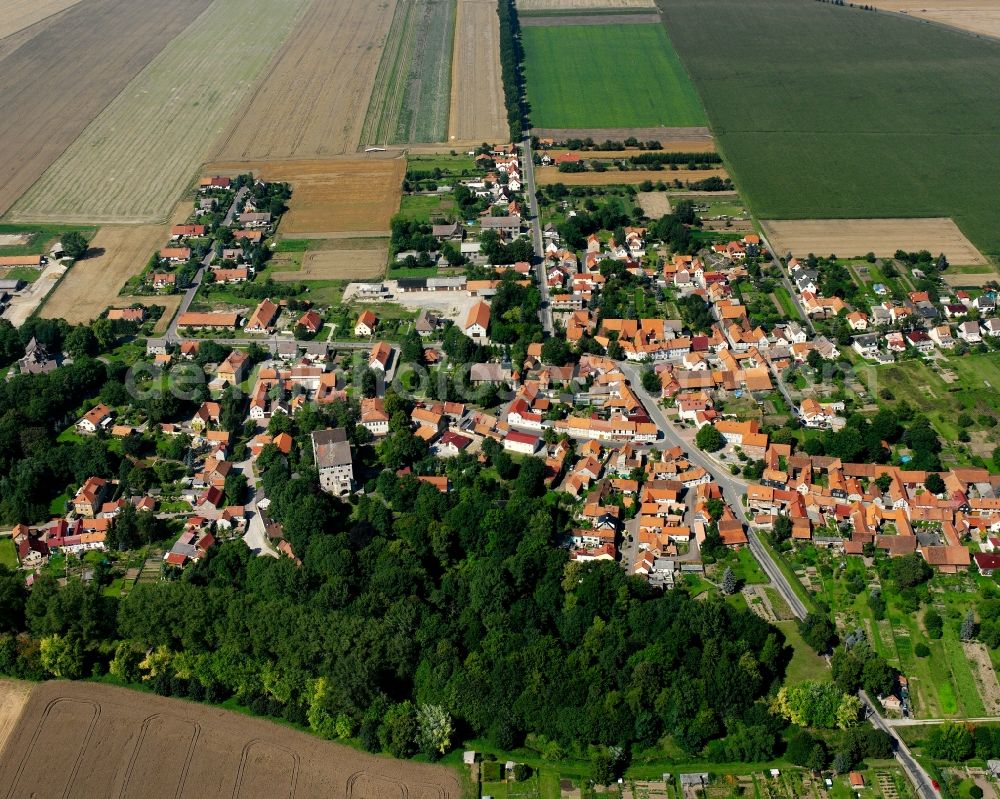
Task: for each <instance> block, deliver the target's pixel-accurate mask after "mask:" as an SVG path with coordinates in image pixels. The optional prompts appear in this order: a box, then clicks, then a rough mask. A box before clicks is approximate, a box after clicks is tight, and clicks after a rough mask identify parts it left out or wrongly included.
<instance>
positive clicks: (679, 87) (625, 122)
mask: <svg viewBox="0 0 1000 799" xmlns="http://www.w3.org/2000/svg"><path fill="white" fill-rule="evenodd" d="M708 27H711V26H708ZM521 36H522V40H523V42H524V51H525V76H526V83H527V93H528V103H529V106H530V109H529V115H530V118H531V124H532V125H534V126H535V127H540V128H616V127H640V126H650V127H651V126H657V125H664V126H669V127H683V126H690V125H705V124H707V121H706V117H705V111H704V109H703V108H702V105H701V102H700V101H699V99H698V94H697V92H696V91H695V89H694V86H693V85H692V84H691V80H690V79H689V78H688V75H687V73H686V72H685V71H684V67H683V66H682V65H681V62H680V59H679V58H678V57H677V53H676V52H675V51H674V49H673V47H672V46H671V44H670V41H669V40H668V39H667V35H666V31H665V30H664V28H663V26H662V25H657V24H649V25H567V26H561V25H559V26H540V27H525V28H522V30H521ZM713 49H715V48H714V47H713Z"/></svg>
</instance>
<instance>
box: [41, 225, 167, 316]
mask: <svg viewBox="0 0 1000 799" xmlns="http://www.w3.org/2000/svg"><path fill="white" fill-rule="evenodd" d="M169 235H170V229H169V227H168V226H167V225H111V226H108V227H102V228H101V229H100V230H99V231H97V235H96V236H94V240H93V241H92V242H91V243H90V246H91V247H92V248H93V249H96V250H98V251H101V252H100V254H99V255H96V256H93V257H91V258H85V259H84V260H82V261H78V262H77V263H76V264H74V265H73V267H72V268H71V269H70V270H69V271H68V272H67V273H66V276H65V277H64V278H63V279H62V282H61V283H60V284H59V285H58V286H57V287H56V290H55V291H54V292H52V296H51V297H49V299H48V301H47V302H46V303H45V305H44V306H42V310H41V312H40V313H41V316H43V317H45V318H46V319H65V320H66V321H67V322H69V323H70V324H71V325H77V324H81V323H86V322H89V321H91V320H92V319H96V318H97V317H98V316H99V315H100V313H101V311H103V310H104V309H105V308H107V307H108V306H109V305H119V306H120V305H128V304H129V303H128V302H123V301H122V298H121V297H119V296H118V292H119V291H121V288H122V286H124V285H125V282H126V281H127V280H128V279H129V278H130V277H132V275H136V274H138V273H139V272H141V271H142V268H143V267H144V266H145V265H146V263H147V262H148V261H149V256H151V255H152V254H153V253H154V252H155V251H156V250H157V249H158V248H159V247H162V246H163V245H164V244H166V243H167V239H168V238H169ZM154 300H155V298H153V297H147V298H145V299H144V300H143V302H149V303H150V304H152V303H153V302H154ZM160 304H161V305H162V304H163V303H160Z"/></svg>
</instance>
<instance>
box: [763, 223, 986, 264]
mask: <svg viewBox="0 0 1000 799" xmlns="http://www.w3.org/2000/svg"><path fill="white" fill-rule="evenodd" d="M761 224H762V225H763V227H764V233H765V234H766V235H767V237H768V239H769V240H770V242H771V245H772V246H773V247H774V249H775V252H777V253H780V254H782V255H784V254H785V253H788V252H791V253H792V254H794V255H797V256H804V255H807V254H808V253H815V254H817V255H829V254H830V253H834V254H836V255H838V256H840V257H842V258H853V257H854V256H857V255H865V254H866V253H868V252H873V253H875V255H877V256H880V257H891V256H892V255H893V254H894V253H895V252H896V250H906V251H907V252H917V251H919V250H929V251H930V252H932V253H933V254H934V255H937V254H938V253H942V252H943V253H944V254H945V256H947V258H948V261H949V262H950V263H953V264H986V263H988V261H987V260H986V258H984V257H983V255H982V253H980V252H979V250H977V249H976V248H975V246H973V244H972V242H971V241H969V240H968V239H967V238H966V237H965V235H964V234H963V233H962V231H961V230H959V229H958V225H956V224H955V223H954V222H953V221H952V220H950V219H947V218H929V219H795V220H780V221H770V222H762V223H761Z"/></svg>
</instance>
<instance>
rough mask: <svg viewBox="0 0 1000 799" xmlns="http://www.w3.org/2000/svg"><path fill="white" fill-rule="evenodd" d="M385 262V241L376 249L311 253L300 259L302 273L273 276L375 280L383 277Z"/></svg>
mask: <svg viewBox="0 0 1000 799" xmlns="http://www.w3.org/2000/svg"><path fill="white" fill-rule="evenodd" d="M348 241H349V240H348ZM348 241H345V243H348ZM388 261H389V245H388V240H386V241H385V242H384V243H383V245H382V246H381V247H379V248H377V249H364V250H351V249H343V250H341V249H336V250H327V249H320V250H310V251H309V252H307V253H306V254H305V255H304V256H303V258H302V267H301V269H298V270H296V271H294V272H278V271H275V272H273V273H272V276H273V277H274V279H275V280H288V281H298V280H374V279H376V278H380V277H382V275H383V274H384V273H385V267H386V264H387V263H388Z"/></svg>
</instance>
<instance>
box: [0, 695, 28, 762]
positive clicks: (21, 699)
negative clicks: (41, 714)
mask: <svg viewBox="0 0 1000 799" xmlns="http://www.w3.org/2000/svg"><path fill="white" fill-rule="evenodd" d="M32 688H34V686H33V685H32V684H31V683H28V682H21V681H20V680H0V761H2V759H3V751H4V747H6V745H7V741H8V739H9V738H10V734H11V732H13V730H14V727H16V726H17V722H18V719H20V718H21V712H22V711H23V710H24V706H25V705H26V704H27V702H28V697H29V696H31V689H32Z"/></svg>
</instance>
